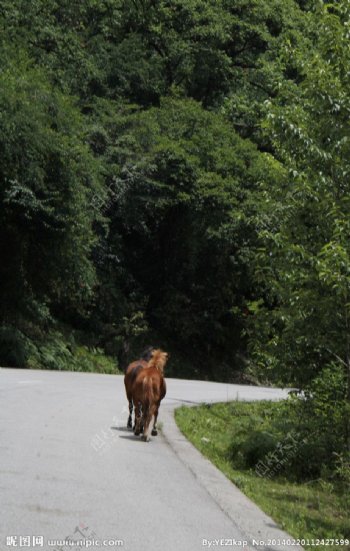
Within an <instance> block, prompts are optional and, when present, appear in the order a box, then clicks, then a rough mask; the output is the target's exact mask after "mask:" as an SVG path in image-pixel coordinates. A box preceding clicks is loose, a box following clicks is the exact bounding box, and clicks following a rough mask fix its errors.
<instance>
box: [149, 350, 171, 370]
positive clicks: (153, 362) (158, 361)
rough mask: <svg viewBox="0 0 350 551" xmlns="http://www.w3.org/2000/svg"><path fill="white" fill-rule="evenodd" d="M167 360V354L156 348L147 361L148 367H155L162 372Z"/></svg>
mask: <svg viewBox="0 0 350 551" xmlns="http://www.w3.org/2000/svg"><path fill="white" fill-rule="evenodd" d="M167 361H168V354H167V353H166V352H163V350H161V349H160V348H157V349H156V350H154V351H153V354H152V358H151V359H150V361H149V362H148V367H155V368H156V369H158V371H160V372H161V373H163V371H164V366H165V364H166V363H167Z"/></svg>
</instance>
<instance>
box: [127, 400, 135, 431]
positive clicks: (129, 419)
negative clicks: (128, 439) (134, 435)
mask: <svg viewBox="0 0 350 551" xmlns="http://www.w3.org/2000/svg"><path fill="white" fill-rule="evenodd" d="M132 410H133V403H132V400H129V418H128V422H127V424H126V426H127V428H128V429H132Z"/></svg>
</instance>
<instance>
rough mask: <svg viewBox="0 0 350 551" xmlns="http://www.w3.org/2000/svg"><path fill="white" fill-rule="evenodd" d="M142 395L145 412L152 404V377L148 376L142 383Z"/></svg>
mask: <svg viewBox="0 0 350 551" xmlns="http://www.w3.org/2000/svg"><path fill="white" fill-rule="evenodd" d="M142 394H143V403H144V407H145V410H146V411H149V409H150V407H151V404H152V403H153V402H154V395H153V381H152V377H149V376H148V375H146V377H145V378H144V379H143V381H142Z"/></svg>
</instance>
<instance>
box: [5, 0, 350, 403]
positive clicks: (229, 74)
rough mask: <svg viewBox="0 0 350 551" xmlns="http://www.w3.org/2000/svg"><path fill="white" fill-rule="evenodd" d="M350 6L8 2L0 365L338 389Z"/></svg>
mask: <svg viewBox="0 0 350 551" xmlns="http://www.w3.org/2000/svg"><path fill="white" fill-rule="evenodd" d="M349 16H350V8H349V4H348V2H345V1H344V2H329V3H327V4H324V3H322V2H311V1H310V2H309V1H307V0H306V1H305V0H299V1H297V0H237V1H235V2H232V1H228V0H172V1H167V0H133V1H123V0H84V1H82V0H81V1H79V0H74V1H69V2H68V1H67V0H45V1H44V0H32V1H31V2H24V1H23V0H1V2H0V25H1V37H0V41H1V61H0V63H1V72H0V83H1V85H0V148H1V156H0V181H1V188H0V209H1V216H0V224H1V243H0V262H1V264H0V278H1V287H0V297H1V299H0V360H1V364H2V365H7V366H21V367H23V366H24V367H32V368H33V367H44V368H54V369H66V368H69V369H80V368H82V367H81V366H82V365H85V364H86V365H87V366H88V365H89V362H93V361H95V360H96V358H95V356H100V357H101V358H102V359H101V362H103V357H104V354H107V355H110V356H111V357H113V358H115V359H118V360H119V365H120V367H123V366H124V364H125V362H126V361H128V359H129V358H131V357H132V356H133V355H135V354H137V353H138V352H139V351H140V349H141V348H142V346H144V345H146V344H149V343H155V344H158V345H161V346H163V347H164V348H166V349H167V350H169V351H170V352H171V355H172V360H171V362H170V364H169V369H171V370H172V371H171V373H172V374H173V375H184V374H185V375H187V376H189V377H201V378H206V377H210V378H214V379H217V380H243V381H249V380H253V381H261V382H279V383H288V384H294V385H297V386H298V387H302V388H307V386H308V385H310V384H311V383H312V381H314V380H315V379H316V378H317V377H319V376H320V375H321V374H322V373H323V372H324V371H325V370H326V372H327V373H328V374H329V375H328V376H329V377H331V378H332V377H333V378H336V379H337V380H339V379H341V380H342V388H346V387H347V388H348V389H349V384H348V382H347V379H348V378H349V365H350V334H349V323H350V320H349V315H350V301H349V298H348V294H349V291H350V286H349V284H350V256H349V253H350V245H349V244H350V240H349V237H350V217H349V214H350V199H349V193H348V189H349V186H348V180H349V169H350V167H349V163H350V142H349V136H350V128H349V126H350V124H349V121H350V118H349V111H350V94H349V84H350V49H349V32H350V31H349ZM89 350H90V351H93V352H91V355H90V356H89V352H88V351H89ZM94 354H95V356H94ZM106 361H107V360H106ZM97 364H98V361H97ZM327 370H328V371H327ZM237 378H238V379H237ZM349 394H350V390H349Z"/></svg>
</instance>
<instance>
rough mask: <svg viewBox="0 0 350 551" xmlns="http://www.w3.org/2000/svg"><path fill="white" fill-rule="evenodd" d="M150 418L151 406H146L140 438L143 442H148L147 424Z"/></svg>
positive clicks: (148, 424)
mask: <svg viewBox="0 0 350 551" xmlns="http://www.w3.org/2000/svg"><path fill="white" fill-rule="evenodd" d="M151 419H152V411H151V408H150V407H149V406H148V407H146V408H145V412H144V415H143V436H142V439H143V440H144V441H145V442H149V426H150V423H151Z"/></svg>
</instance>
